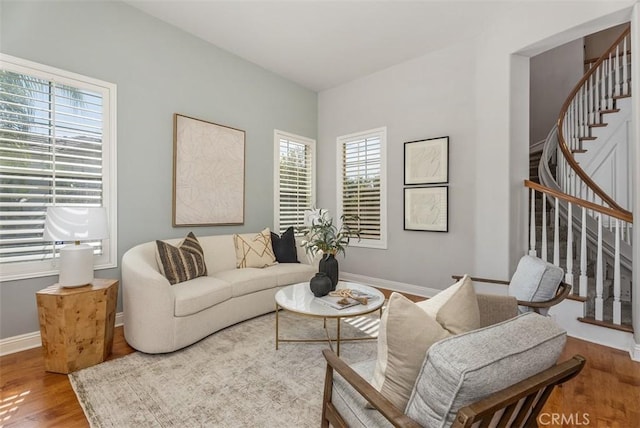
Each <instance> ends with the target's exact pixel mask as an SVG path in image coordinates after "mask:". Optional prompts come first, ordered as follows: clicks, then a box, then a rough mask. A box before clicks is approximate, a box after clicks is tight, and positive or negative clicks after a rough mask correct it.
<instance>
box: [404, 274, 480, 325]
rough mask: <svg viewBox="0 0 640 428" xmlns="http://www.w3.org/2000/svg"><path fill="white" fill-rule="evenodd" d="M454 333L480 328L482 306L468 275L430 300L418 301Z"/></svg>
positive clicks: (428, 312) (419, 304)
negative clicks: (479, 305)
mask: <svg viewBox="0 0 640 428" xmlns="http://www.w3.org/2000/svg"><path fill="white" fill-rule="evenodd" d="M416 305H417V306H418V307H420V308H421V309H422V310H423V311H425V312H426V313H427V314H428V315H429V316H431V317H433V318H435V319H436V320H437V321H438V323H440V325H442V326H443V327H444V328H445V329H447V330H448V331H449V332H451V333H453V334H460V333H465V332H467V331H471V330H477V329H479V328H480V308H479V307H478V299H477V297H476V292H475V290H474V288H473V282H472V281H471V278H470V277H469V276H468V275H465V276H464V277H463V278H462V279H460V281H458V282H456V283H455V284H453V285H452V286H450V287H448V288H446V289H445V290H442V291H441V292H440V293H438V294H436V295H435V296H433V297H432V298H430V299H429V300H425V301H422V302H418V303H416Z"/></svg>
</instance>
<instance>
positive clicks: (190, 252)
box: [156, 232, 207, 285]
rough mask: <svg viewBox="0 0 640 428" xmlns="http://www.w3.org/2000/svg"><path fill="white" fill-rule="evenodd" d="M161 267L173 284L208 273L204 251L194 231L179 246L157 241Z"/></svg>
mask: <svg viewBox="0 0 640 428" xmlns="http://www.w3.org/2000/svg"><path fill="white" fill-rule="evenodd" d="M156 247H157V250H158V251H157V253H156V255H157V256H158V261H159V263H158V264H159V267H160V269H161V270H162V273H163V274H164V276H165V277H166V278H167V279H168V280H169V283H170V284H171V285H174V284H177V283H179V282H184V281H188V280H190V279H193V278H197V277H199V276H205V275H206V274H207V266H206V265H205V263H204V252H203V251H202V247H201V246H200V243H199V242H198V239H196V236H195V235H194V234H193V232H189V234H188V235H187V237H186V238H185V239H184V241H182V243H181V244H180V246H179V247H174V246H173V245H171V244H167V243H166V242H163V241H156Z"/></svg>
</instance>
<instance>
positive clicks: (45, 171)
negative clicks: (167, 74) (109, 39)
mask: <svg viewBox="0 0 640 428" xmlns="http://www.w3.org/2000/svg"><path fill="white" fill-rule="evenodd" d="M0 59H2V62H1V63H0V178H1V179H0V225H1V226H2V227H1V228H0V270H1V271H2V278H3V279H19V278H24V277H34V276H43V275H50V274H53V273H55V271H56V266H55V259H56V257H57V249H59V246H60V245H56V243H53V242H45V241H43V239H42V233H43V228H44V220H45V212H46V208H47V207H48V206H54V205H65V206H89V207H98V206H105V207H107V210H108V212H114V211H113V209H112V208H114V207H115V204H114V200H113V199H112V198H114V195H115V188H113V187H114V186H111V180H113V179H114V178H115V174H113V167H112V165H110V163H111V162H112V161H113V159H114V157H113V156H109V153H110V152H113V153H115V152H114V149H115V146H114V144H115V141H114V140H113V139H112V137H113V136H114V135H115V133H114V132H113V128H112V126H111V123H110V122H111V114H112V113H111V110H112V109H114V106H115V93H114V92H115V86H114V85H112V84H109V83H106V82H98V81H95V80H93V79H89V78H83V77H82V76H78V75H75V74H71V73H67V72H64V71H61V70H57V69H52V68H50V67H46V66H40V65H38V64H34V63H31V62H28V61H24V60H20V59H18V58H13V57H8V56H2V57H1V58H0ZM112 103H113V104H112ZM110 238H111V239H109V240H108V241H97V242H89V244H91V245H93V246H94V248H95V250H94V253H95V255H96V264H97V265H98V266H97V267H101V266H100V265H105V266H103V267H107V266H106V265H109V266H115V263H114V262H115V233H111V236H110ZM59 244H60V243H59ZM112 250H113V251H112Z"/></svg>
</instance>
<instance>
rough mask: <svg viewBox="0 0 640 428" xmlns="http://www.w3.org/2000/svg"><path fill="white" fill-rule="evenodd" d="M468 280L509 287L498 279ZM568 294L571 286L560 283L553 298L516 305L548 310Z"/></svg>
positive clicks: (520, 301)
mask: <svg viewBox="0 0 640 428" xmlns="http://www.w3.org/2000/svg"><path fill="white" fill-rule="evenodd" d="M451 278H453V279H455V280H460V279H462V275H451ZM469 278H470V279H471V280H472V281H477V282H486V283H489V284H500V285H509V284H510V282H509V281H503V280H500V279H487V278H478V277H474V276H471V277H469ZM570 292H571V284H567V283H566V282H561V283H560V285H558V290H556V295H555V296H553V298H551V299H549V300H544V301H541V302H529V301H526V300H518V305H520V306H527V307H529V308H534V309H545V308H550V307H551V306H553V305H557V304H558V303H560V302H562V301H563V300H564V299H566V298H567V296H568V295H569V293H570ZM536 312H538V311H537V310H536Z"/></svg>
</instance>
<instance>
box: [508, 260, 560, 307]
mask: <svg viewBox="0 0 640 428" xmlns="http://www.w3.org/2000/svg"><path fill="white" fill-rule="evenodd" d="M563 277H564V271H563V270H562V269H561V268H559V267H558V266H555V265H553V264H551V263H548V262H545V261H544V260H542V259H540V258H538V257H533V256H529V255H526V256H523V257H522V258H521V259H520V262H518V267H517V269H516V271H515V273H514V274H513V277H512V278H511V282H510V283H509V295H511V296H513V297H515V298H516V299H518V300H522V301H526V302H543V301H545V300H549V299H551V298H552V297H553V296H555V294H556V291H557V290H558V286H559V285H560V282H562V278H563ZM519 310H520V312H521V313H524V312H528V311H533V308H529V307H527V306H520V307H519ZM541 313H542V312H541ZM545 313H546V311H545Z"/></svg>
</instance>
